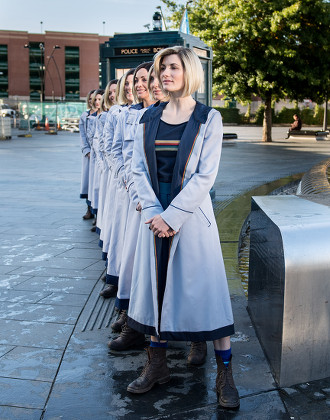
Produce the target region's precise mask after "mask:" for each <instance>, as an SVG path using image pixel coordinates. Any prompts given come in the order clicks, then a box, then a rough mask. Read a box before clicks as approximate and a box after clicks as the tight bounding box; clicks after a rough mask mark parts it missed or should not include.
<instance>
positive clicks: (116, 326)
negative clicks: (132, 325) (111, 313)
mask: <svg viewBox="0 0 330 420" xmlns="http://www.w3.org/2000/svg"><path fill="white" fill-rule="evenodd" d="M126 321H127V311H126V310H122V311H120V314H119V317H118V318H117V320H116V321H115V322H113V323H112V324H111V328H112V329H113V330H114V331H115V332H121V330H122V327H123V325H124V324H125V322H126Z"/></svg>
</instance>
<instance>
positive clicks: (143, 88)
mask: <svg viewBox="0 0 330 420" xmlns="http://www.w3.org/2000/svg"><path fill="white" fill-rule="evenodd" d="M134 88H135V91H136V94H137V97H138V98H139V100H140V101H143V99H149V91H148V71H147V70H146V69H140V70H139V71H138V72H137V73H136V75H135V79H134Z"/></svg>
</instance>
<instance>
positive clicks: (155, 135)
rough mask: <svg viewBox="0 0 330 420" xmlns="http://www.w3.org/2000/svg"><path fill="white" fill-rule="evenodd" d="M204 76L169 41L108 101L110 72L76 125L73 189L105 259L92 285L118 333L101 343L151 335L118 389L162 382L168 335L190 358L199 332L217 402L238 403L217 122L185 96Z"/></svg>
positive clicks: (118, 344)
mask: <svg viewBox="0 0 330 420" xmlns="http://www.w3.org/2000/svg"><path fill="white" fill-rule="evenodd" d="M203 78H204V73H203V69H202V66H201V63H200V60H199V58H198V56H197V55H196V54H195V53H194V52H193V51H192V50H191V49H189V48H185V47H171V48H166V49H164V50H162V51H160V52H159V53H157V55H156V56H155V59H154V61H153V62H148V63H142V64H141V65H139V66H138V67H137V68H136V69H134V70H130V71H128V72H127V73H126V74H125V75H124V76H122V78H121V79H120V80H119V81H118V84H117V86H116V95H115V100H114V99H113V97H112V99H111V103H110V101H109V97H110V89H111V86H113V85H114V84H115V81H111V82H110V83H109V84H108V86H107V88H106V90H105V92H104V94H103V93H102V92H101V91H100V90H97V91H95V92H94V93H93V96H92V99H91V104H90V105H91V109H90V111H89V112H87V113H85V114H83V115H82V117H81V125H80V127H81V133H82V134H81V137H82V142H83V144H82V152H83V162H84V159H86V156H87V159H88V160H89V162H88V164H87V163H86V162H84V163H83V170H84V168H87V166H89V169H88V188H86V185H85V184H84V182H82V197H84V198H87V200H88V204H89V206H90V213H91V214H93V213H94V214H97V218H96V229H97V232H99V234H100V246H102V255H103V258H104V259H105V260H106V266H107V274H106V283H107V286H105V288H104V290H103V291H102V292H101V295H102V296H103V297H104V298H109V297H116V307H117V309H118V311H119V317H118V319H117V321H116V322H115V323H114V324H112V328H113V329H114V330H116V331H118V332H120V335H119V336H118V337H117V338H116V339H114V340H111V341H110V342H109V343H108V346H109V348H110V350H115V351H121V350H126V349H127V348H129V347H132V346H137V345H142V344H143V343H144V342H145V335H146V334H147V335H149V336H150V338H151V339H150V346H149V347H148V349H147V354H148V361H147V364H146V366H145V368H144V369H143V372H142V374H141V375H140V376H139V377H138V378H137V379H136V380H135V381H133V382H132V383H131V384H129V385H128V387H127V390H128V391H129V392H132V393H138V394H139V393H144V392H147V391H149V390H150V389H151V388H152V387H153V386H154V385H155V384H156V383H160V384H162V383H165V382H168V381H169V380H170V373H169V369H168V366H167V359H166V349H167V343H168V341H169V340H179V341H191V342H192V344H191V350H190V353H189V356H188V362H190V363H191V364H201V363H203V362H204V361H205V358H206V349H207V346H206V342H207V341H213V343H214V351H215V357H216V361H217V367H218V372H217V378H216V389H217V392H218V394H219V403H220V405H221V406H222V407H226V408H238V407H239V396H238V392H237V389H236V386H235V384H234V380H233V376H232V362H231V360H232V356H231V346H230V335H232V334H233V333H234V322H233V315H232V309H231V302H230V296H229V291H228V285H227V279H226V273H225V269H224V262H223V257H222V253H221V247H220V240H219V235H218V229H217V225H216V221H215V217H214V213H213V208H212V202H211V198H210V195H209V190H210V189H211V187H212V185H213V183H214V181H215V178H216V175H217V172H218V165H219V160H220V155H221V146H222V121H221V115H220V113H219V112H217V111H215V110H214V109H212V108H210V107H207V106H205V105H203V104H201V103H199V102H196V101H195V100H194V99H193V97H192V94H193V93H194V92H196V91H197V90H198V89H199V88H200V86H201V84H202V82H203ZM112 91H113V92H114V88H112ZM98 96H99V99H100V101H99V100H98V99H97V98H98ZM114 101H116V102H117V103H116V105H114ZM102 107H104V108H103V109H102ZM87 114H88V115H87ZM88 154H89V156H88ZM85 171H87V170H86V169H85ZM83 173H84V172H83ZM86 173H87V172H86ZM83 180H87V176H86V174H85V175H83V176H82V181H83ZM83 187H84V189H83ZM86 191H88V192H87V197H86Z"/></svg>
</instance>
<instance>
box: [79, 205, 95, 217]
mask: <svg viewBox="0 0 330 420" xmlns="http://www.w3.org/2000/svg"><path fill="white" fill-rule="evenodd" d="M82 218H83V219H84V220H88V219H93V218H94V214H92V209H91V206H87V211H86V214H84V215H83V217H82Z"/></svg>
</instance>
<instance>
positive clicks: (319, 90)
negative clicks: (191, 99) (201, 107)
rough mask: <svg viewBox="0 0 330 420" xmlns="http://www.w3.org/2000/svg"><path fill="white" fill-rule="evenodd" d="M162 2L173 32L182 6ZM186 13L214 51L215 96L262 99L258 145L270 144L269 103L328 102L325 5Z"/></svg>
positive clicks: (200, 8) (255, 2)
mask: <svg viewBox="0 0 330 420" xmlns="http://www.w3.org/2000/svg"><path fill="white" fill-rule="evenodd" d="M162 2H163V3H164V4H165V5H166V6H167V10H168V12H169V13H170V16H171V18H170V19H171V22H172V25H173V26H176V27H178V23H179V18H181V15H182V12H183V10H184V4H185V3H183V2H177V1H171V0H162ZM188 8H189V9H188V10H189V18H190V28H191V31H192V33H193V34H194V35H196V36H198V37H200V38H201V39H202V40H203V41H204V42H205V43H206V44H208V45H209V46H211V47H212V49H213V54H214V57H213V68H214V72H213V85H214V89H215V91H217V92H219V91H220V92H222V93H224V94H225V95H228V96H234V97H236V98H237V99H239V100H240V101H249V100H251V97H252V95H257V96H260V97H261V98H262V99H263V100H264V103H265V113H264V123H263V141H271V127H272V109H271V105H272V100H277V99H283V98H289V99H295V100H298V99H303V98H306V97H308V98H310V99H312V100H314V101H316V102H318V103H321V102H322V101H324V99H325V98H326V97H328V92H329V68H330V62H329V61H330V58H329V57H330V54H329V45H330V37H329V27H330V13H329V12H330V8H329V2H328V1H325V0H195V1H194V2H193V3H192V4H190V5H189V6H188Z"/></svg>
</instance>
